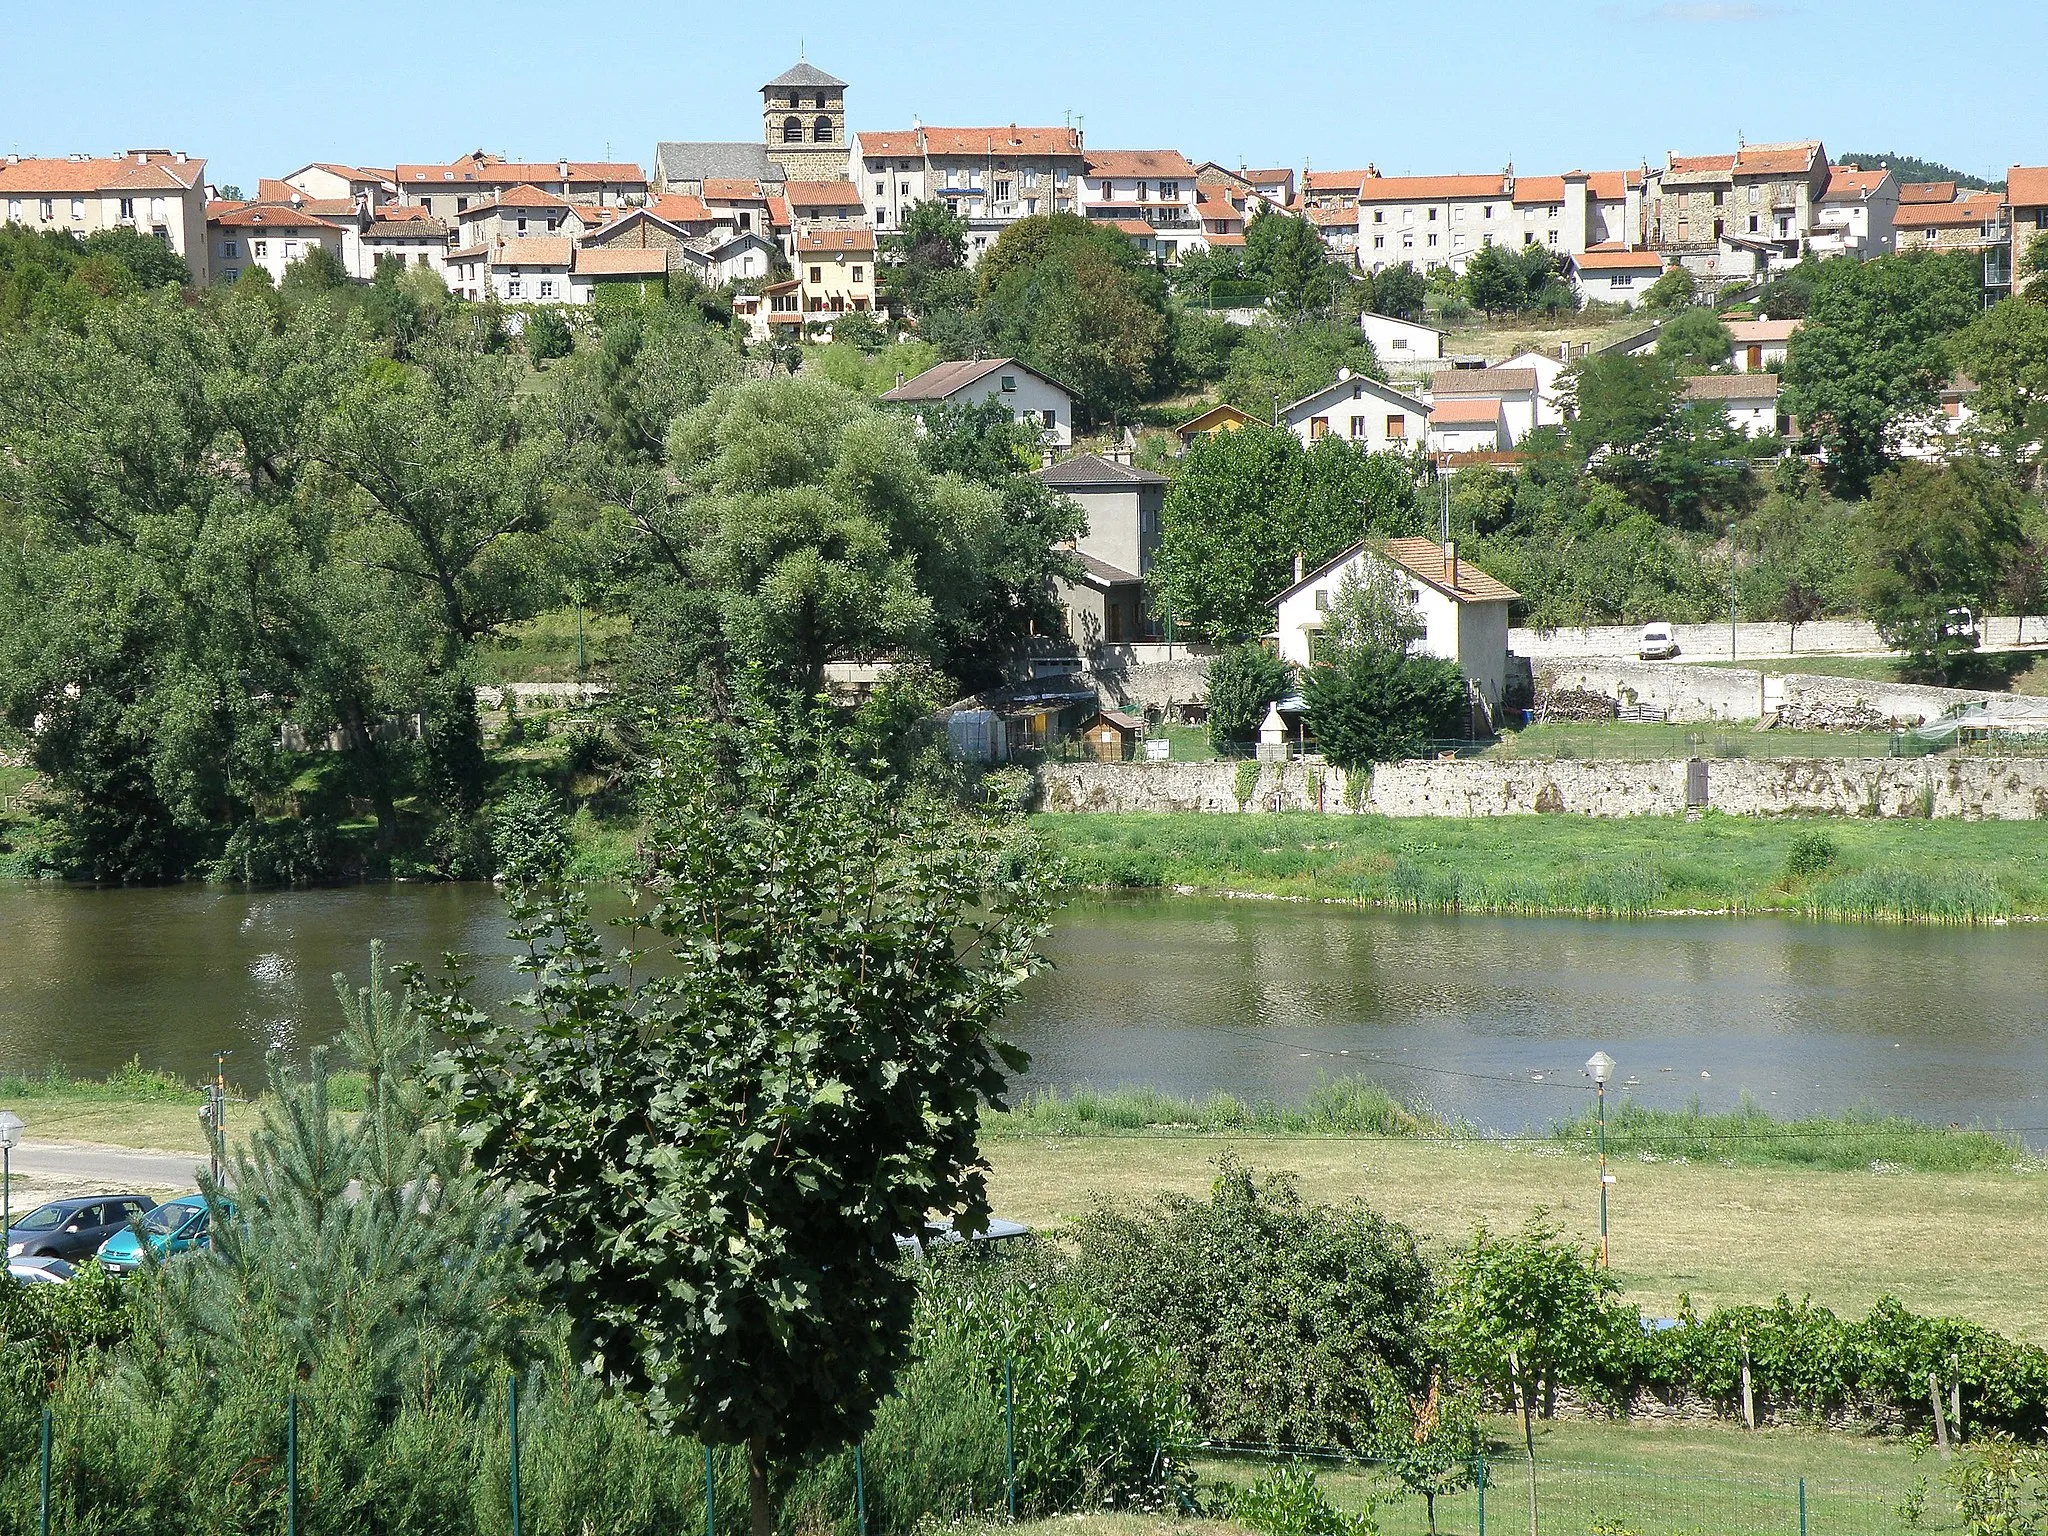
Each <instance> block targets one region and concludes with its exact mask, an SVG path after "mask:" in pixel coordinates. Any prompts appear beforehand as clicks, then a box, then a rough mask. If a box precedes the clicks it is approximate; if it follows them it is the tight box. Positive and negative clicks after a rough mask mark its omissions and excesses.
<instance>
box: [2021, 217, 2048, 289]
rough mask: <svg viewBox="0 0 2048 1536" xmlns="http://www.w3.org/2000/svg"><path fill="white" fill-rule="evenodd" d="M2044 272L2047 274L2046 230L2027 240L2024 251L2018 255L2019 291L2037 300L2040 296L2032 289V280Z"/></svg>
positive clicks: (2047, 249) (2047, 240)
mask: <svg viewBox="0 0 2048 1536" xmlns="http://www.w3.org/2000/svg"><path fill="white" fill-rule="evenodd" d="M2044 272H2048V230H2044V231H2042V232H2041V233H2040V234H2037V235H2035V236H2034V238H2033V239H2031V240H2029V241H2028V242H2027V248H2026V250H2025V251H2023V252H2021V254H2020V268H2019V273H2018V276H2019V278H2020V279H2021V281H2020V286H2019V291H2020V292H2021V293H2022V294H2025V295H2026V296H2027V297H2029V298H2033V299H2036V300H2038V299H2039V297H2040V294H2039V290H2037V289H2036V288H2035V287H2034V279H2035V278H2037V277H2039V276H2041V274H2042V273H2044Z"/></svg>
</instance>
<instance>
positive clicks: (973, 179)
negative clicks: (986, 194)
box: [967, 165, 981, 191]
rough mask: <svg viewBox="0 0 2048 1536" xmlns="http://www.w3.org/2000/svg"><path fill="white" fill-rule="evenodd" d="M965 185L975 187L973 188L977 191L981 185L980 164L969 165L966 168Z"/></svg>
mask: <svg viewBox="0 0 2048 1536" xmlns="http://www.w3.org/2000/svg"><path fill="white" fill-rule="evenodd" d="M967 185H968V186H970V187H973V188H975V189H976V190H977V191H978V190H980V187H981V167H980V166H978V165H977V166H972V167H970V168H969V169H968V172H967Z"/></svg>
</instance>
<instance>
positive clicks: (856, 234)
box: [796, 229, 875, 252]
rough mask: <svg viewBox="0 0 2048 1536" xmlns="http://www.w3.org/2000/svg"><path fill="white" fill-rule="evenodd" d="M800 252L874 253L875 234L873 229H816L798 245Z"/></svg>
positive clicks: (801, 239)
mask: <svg viewBox="0 0 2048 1536" xmlns="http://www.w3.org/2000/svg"><path fill="white" fill-rule="evenodd" d="M796 248H797V249H798V250H800V251H820V252H832V251H853V252H860V251H872V250H873V249H874V248H875V232H874V231H873V230H871V229H814V230H812V231H811V232H810V233H809V234H807V235H804V236H801V237H800V238H799V239H798V240H797V243H796Z"/></svg>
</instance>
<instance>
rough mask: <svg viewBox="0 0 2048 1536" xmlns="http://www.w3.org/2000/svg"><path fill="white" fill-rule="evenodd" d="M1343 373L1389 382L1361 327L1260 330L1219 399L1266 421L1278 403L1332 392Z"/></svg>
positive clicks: (1238, 354)
mask: <svg viewBox="0 0 2048 1536" xmlns="http://www.w3.org/2000/svg"><path fill="white" fill-rule="evenodd" d="M1340 368H1349V369H1350V370H1351V371H1352V372H1353V373H1354V374H1357V375H1359V376H1361V377H1363V378H1368V379H1383V378H1385V377H1386V374H1385V373H1384V372H1383V371H1382V370H1381V368H1380V362H1379V358H1378V356H1377V355H1376V354H1375V353H1374V352H1373V349H1372V343H1371V342H1369V341H1367V340H1366V339H1365V338H1364V337H1363V336H1361V335H1360V334H1359V331H1358V326H1357V324H1356V323H1355V322H1353V323H1349V324H1346V323H1343V322H1339V321H1326V320H1318V319H1303V320H1296V321H1292V322H1288V323H1282V324H1276V325H1255V326H1252V327H1251V328H1250V329H1248V330H1246V331H1245V332H1244V334H1243V336H1242V337H1241V338H1240V339H1239V340H1238V343H1237V346H1236V347H1235V348H1234V349H1233V350H1232V352H1231V354H1230V363H1229V366H1228V368H1227V369H1226V370H1225V371H1224V375H1223V383H1222V386H1221V388H1219V389H1218V390H1217V394H1218V396H1219V397H1220V398H1221V399H1222V400H1223V401H1224V402H1225V403H1227V404H1230V405H1234V406H1236V407H1237V408H1238V409H1239V410H1241V411H1247V412H1250V413H1251V414H1252V415H1254V416H1259V417H1266V416H1270V415H1271V414H1272V412H1273V409H1274V405H1275V402H1276V401H1277V402H1278V403H1279V404H1280V405H1283V406H1284V405H1292V404H1293V403H1294V402H1295V401H1297V400H1299V399H1302V398H1303V397H1304V396H1306V395H1311V394H1313V393H1315V391H1317V390H1319V389H1323V388H1326V387H1327V386H1328V385H1329V384H1330V383H1332V382H1333V381H1334V380H1335V379H1336V377H1337V371H1338V370H1339V369H1340Z"/></svg>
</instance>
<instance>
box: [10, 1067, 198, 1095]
mask: <svg viewBox="0 0 2048 1536" xmlns="http://www.w3.org/2000/svg"><path fill="white" fill-rule="evenodd" d="M204 1097H205V1094H204V1092H203V1091H202V1090H201V1089H199V1088H196V1087H194V1086H193V1085H192V1084H190V1083H186V1082H181V1081H180V1080H179V1079H178V1078H177V1077H175V1076H173V1075H172V1074H171V1073H169V1072H158V1071H155V1070H153V1069H151V1068H148V1067H145V1066H143V1064H142V1058H141V1057H140V1056H132V1057H130V1058H129V1059H128V1060H127V1061H126V1062H125V1063H123V1064H122V1065H121V1066H119V1067H117V1068H115V1069H114V1070H113V1071H112V1072H110V1073H108V1074H107V1075H106V1076H105V1077H102V1078H91V1077H76V1076H74V1075H73V1074H72V1073H71V1071H70V1069H69V1068H67V1067H65V1066H63V1065H61V1064H56V1063H53V1064H52V1065H50V1066H48V1067H45V1068H44V1069H43V1070H42V1072H41V1073H39V1074H37V1075H35V1076H33V1077H31V1076H27V1075H24V1074H21V1073H8V1074H5V1075H0V1100H7V1099H32V1100H40V1101H43V1102H49V1101H51V1100H57V1099H62V1100H69V1101H72V1102H80V1103H85V1102H90V1103H103V1104H105V1103H111V1104H197V1103H199V1102H200V1100H201V1099H203V1098H204Z"/></svg>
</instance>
